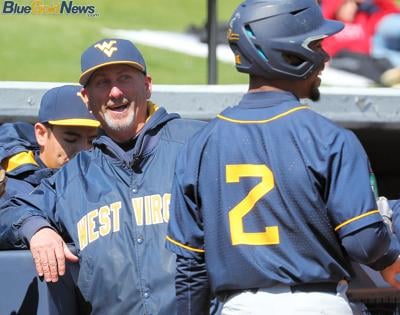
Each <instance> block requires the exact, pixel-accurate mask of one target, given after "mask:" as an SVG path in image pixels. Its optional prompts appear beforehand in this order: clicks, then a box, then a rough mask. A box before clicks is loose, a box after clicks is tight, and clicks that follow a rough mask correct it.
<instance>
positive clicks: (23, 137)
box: [0, 122, 56, 204]
mask: <svg viewBox="0 0 400 315" xmlns="http://www.w3.org/2000/svg"><path fill="white" fill-rule="evenodd" d="M0 162H1V164H2V166H3V167H4V168H5V170H6V172H7V178H8V179H7V185H6V191H5V193H4V195H3V196H2V197H1V198H0V204H1V203H3V202H4V201H5V200H8V199H9V198H11V197H13V196H15V195H16V194H17V193H26V194H28V193H30V192H31V191H32V190H33V189H34V188H35V187H36V186H38V185H39V184H40V181H41V180H42V179H43V178H47V177H50V176H51V175H53V174H54V172H55V171H56V170H55V169H49V168H47V167H46V166H45V165H44V164H43V162H42V161H41V160H40V158H39V145H38V144H37V142H36V138H35V133H34V129H33V125H31V124H29V123H25V122H15V123H5V124H3V125H1V126H0Z"/></svg>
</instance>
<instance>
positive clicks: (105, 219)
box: [99, 206, 111, 236]
mask: <svg viewBox="0 0 400 315" xmlns="http://www.w3.org/2000/svg"><path fill="white" fill-rule="evenodd" d="M99 223H100V228H99V232H100V235H101V236H105V235H107V234H108V233H110V232H111V219H110V208H109V207H108V206H104V207H101V208H100V209H99Z"/></svg>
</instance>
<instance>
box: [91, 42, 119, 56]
mask: <svg viewBox="0 0 400 315" xmlns="http://www.w3.org/2000/svg"><path fill="white" fill-rule="evenodd" d="M116 43H117V41H115V40H110V41H109V42H108V43H107V42H106V41H104V42H102V43H101V44H96V45H94V47H95V48H97V49H100V50H101V51H102V52H103V53H105V54H106V55H107V57H111V56H112V54H113V53H114V52H115V51H117V50H118V48H117V47H114V45H115V44H116Z"/></svg>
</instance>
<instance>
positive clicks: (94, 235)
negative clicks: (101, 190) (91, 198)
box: [87, 209, 99, 243]
mask: <svg viewBox="0 0 400 315" xmlns="http://www.w3.org/2000/svg"><path fill="white" fill-rule="evenodd" d="M98 215H99V211H98V210H97V209H95V210H92V211H90V212H89V213H88V214H87V221H88V234H89V243H91V242H93V241H95V240H97V239H98V238H99V232H98V231H96V230H95V229H96V223H95V222H94V218H96V217H97V216H98Z"/></svg>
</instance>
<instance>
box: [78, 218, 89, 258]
mask: <svg viewBox="0 0 400 315" xmlns="http://www.w3.org/2000/svg"><path fill="white" fill-rule="evenodd" d="M86 228H87V225H86V216H84V217H83V218H82V219H80V220H79V222H78V224H77V229H78V238H79V248H80V250H82V249H84V248H85V247H86V246H87V244H88V235H87V229H86Z"/></svg>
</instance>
